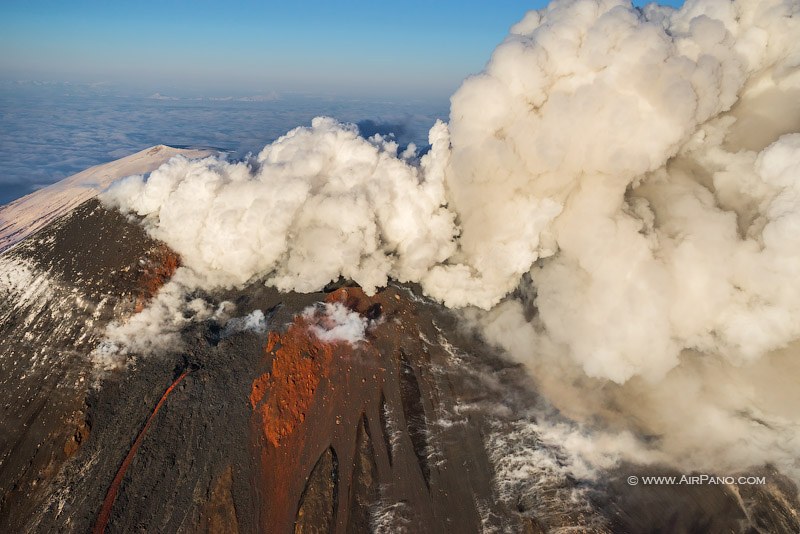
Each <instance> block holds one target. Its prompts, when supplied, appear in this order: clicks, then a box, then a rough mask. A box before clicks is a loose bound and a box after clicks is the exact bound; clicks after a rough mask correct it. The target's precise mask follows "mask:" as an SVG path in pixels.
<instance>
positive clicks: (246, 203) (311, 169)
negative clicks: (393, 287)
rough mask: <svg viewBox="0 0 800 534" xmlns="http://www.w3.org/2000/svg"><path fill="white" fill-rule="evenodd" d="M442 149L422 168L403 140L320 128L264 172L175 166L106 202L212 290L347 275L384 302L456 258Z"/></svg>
mask: <svg viewBox="0 0 800 534" xmlns="http://www.w3.org/2000/svg"><path fill="white" fill-rule="evenodd" d="M431 142H432V143H433V144H434V147H433V150H432V152H431V154H430V155H428V156H425V157H423V158H422V162H421V164H420V165H419V166H418V167H417V166H413V165H411V164H410V163H409V162H408V161H406V160H404V159H401V158H398V157H397V148H398V146H397V143H395V142H393V141H389V140H386V139H383V138H381V137H380V136H373V137H372V138H370V139H369V140H366V139H364V138H362V137H359V136H358V132H357V129H356V128H355V126H353V125H344V124H340V123H338V122H336V121H334V120H333V119H328V118H317V119H314V121H313V122H312V125H311V128H297V129H295V130H292V131H291V132H289V133H288V134H287V135H285V136H284V137H281V138H280V139H278V140H277V141H275V142H274V143H273V144H271V145H268V146H267V147H266V148H264V150H263V151H262V152H261V153H260V154H259V155H258V157H257V158H256V159H255V160H254V161H253V162H249V163H246V162H240V163H228V162H225V161H222V160H219V159H216V158H208V159H204V160H199V161H190V160H186V159H182V158H175V159H173V160H172V161H170V162H169V163H168V164H166V165H164V166H163V167H161V168H160V169H158V170H156V171H155V172H153V173H152V174H151V175H150V177H149V178H148V179H146V180H145V178H144V177H143V176H133V177H130V178H128V179H126V180H124V181H122V182H120V183H118V184H117V185H116V186H114V187H112V188H111V189H110V190H109V191H108V192H107V193H106V195H105V199H106V201H107V202H109V203H110V204H112V205H115V206H119V207H121V208H122V209H123V210H125V211H128V212H133V213H136V214H138V215H141V216H144V217H145V219H144V223H145V225H146V226H147V227H148V228H149V229H150V231H151V233H152V235H153V236H154V237H156V238H159V239H162V240H164V241H166V242H167V243H168V244H169V245H170V246H171V247H172V248H173V249H174V250H176V251H177V252H179V253H180V254H181V256H182V258H183V260H184V263H185V264H186V266H188V267H190V268H192V269H193V270H195V271H196V272H197V273H200V274H202V275H203V276H204V277H205V278H206V284H209V285H222V286H224V285H235V284H242V283H244V282H247V281H248V280H250V279H251V278H254V277H259V276H267V277H268V283H269V284H271V285H274V286H276V287H278V288H279V289H283V290H290V289H294V290H297V291H315V290H318V289H320V288H321V287H323V286H324V285H325V284H326V283H328V282H330V281H331V280H335V279H337V278H339V276H345V277H347V278H350V279H352V280H355V281H356V282H358V283H359V284H360V285H361V286H362V287H364V289H365V290H367V291H369V292H374V291H375V290H376V289H377V288H378V287H381V286H384V285H386V283H387V281H388V278H389V277H392V278H394V279H398V280H402V281H408V280H418V279H419V278H421V277H422V275H423V274H424V273H425V272H427V271H428V269H430V267H431V266H432V265H433V264H435V263H437V262H441V261H443V260H444V259H446V258H447V257H448V256H449V255H450V254H451V252H452V251H453V250H454V248H455V244H454V242H453V235H454V233H455V227H454V225H453V216H452V214H451V213H450V212H448V211H447V210H446V209H444V208H442V207H441V204H442V203H443V202H444V194H443V191H444V185H443V183H442V174H441V170H439V169H437V168H435V162H436V161H437V160H436V158H437V157H438V156H439V154H440V153H441V152H442V151H445V150H446V148H447V128H446V127H445V126H444V125H443V124H441V123H439V124H437V125H436V126H435V127H434V128H433V130H431ZM423 175H425V176H426V178H423Z"/></svg>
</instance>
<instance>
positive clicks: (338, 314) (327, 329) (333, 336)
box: [303, 302, 368, 345]
mask: <svg viewBox="0 0 800 534" xmlns="http://www.w3.org/2000/svg"><path fill="white" fill-rule="evenodd" d="M303 317H304V318H305V320H306V321H307V322H308V323H309V328H310V330H311V332H313V333H314V335H315V336H317V338H319V339H320V340H321V341H324V342H326V343H333V342H336V341H345V342H347V343H350V344H351V345H355V344H356V343H358V342H359V341H364V336H365V334H366V331H367V326H368V321H367V319H366V317H362V316H361V315H360V314H359V313H358V312H355V311H353V310H351V309H349V308H348V307H347V306H345V305H344V304H342V303H341V302H333V303H331V302H326V303H325V304H323V305H321V306H311V307H309V308H307V309H306V310H304V311H303Z"/></svg>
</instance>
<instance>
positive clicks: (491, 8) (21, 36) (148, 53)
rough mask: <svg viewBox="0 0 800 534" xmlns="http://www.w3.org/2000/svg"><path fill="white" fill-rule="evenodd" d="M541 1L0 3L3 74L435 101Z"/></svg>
mask: <svg viewBox="0 0 800 534" xmlns="http://www.w3.org/2000/svg"><path fill="white" fill-rule="evenodd" d="M664 1H666V2H667V3H672V4H675V3H676V2H677V1H678V0H664ZM637 3H640V2H637ZM545 4H546V2H545V1H543V0H528V1H522V0H497V1H489V0H461V1H452V0H426V1H420V0H407V1H404V2H376V1H367V0H337V1H330V0H328V1H325V0H304V1H297V2H257V1H248V0H240V1H228V2H221V1H210V0H159V1H154V0H141V1H137V2H122V1H108V0H105V1H100V0H70V1H63V0H59V1H55V0H50V1H42V0H3V1H2V2H1V3H0V79H3V80H6V81H8V80H45V81H69V82H72V83H97V82H103V83H108V84H112V85H114V86H121V87H127V88H129V89H135V90H141V91H159V92H161V93H165V94H167V93H169V94H177V95H187V94H191V93H202V94H204V95H223V94H239V95H244V94H259V93H264V92H269V91H282V92H309V93H314V94H324V93H331V94H347V95H354V96H355V95H370V96H373V97H374V96H379V95H381V94H386V95H387V96H392V97H396V96H398V95H413V96H417V97H443V96H446V95H448V94H450V93H451V92H452V91H453V90H454V89H455V88H456V87H457V86H458V84H459V83H460V81H461V80H462V79H463V78H464V76H466V75H468V74H470V73H473V72H477V71H479V70H480V69H481V68H482V66H483V65H484V63H485V62H486V60H487V59H488V57H489V54H490V53H491V51H492V49H493V48H494V47H495V46H496V45H497V44H498V43H499V42H500V41H501V40H502V38H503V37H504V36H505V35H506V33H507V31H508V28H509V26H511V25H512V24H513V23H514V22H516V21H517V20H519V18H521V16H522V15H523V14H524V13H525V11H527V10H528V9H535V8H540V7H542V6H543V5H545Z"/></svg>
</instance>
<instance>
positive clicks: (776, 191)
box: [105, 0, 800, 472]
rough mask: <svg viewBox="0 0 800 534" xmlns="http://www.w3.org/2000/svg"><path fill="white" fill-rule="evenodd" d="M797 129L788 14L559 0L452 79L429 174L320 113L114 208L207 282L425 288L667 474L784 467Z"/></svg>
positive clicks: (794, 54) (791, 369) (723, 6)
mask: <svg viewBox="0 0 800 534" xmlns="http://www.w3.org/2000/svg"><path fill="white" fill-rule="evenodd" d="M798 131H800V4H798V3H797V2H796V1H793V0H763V1H759V2H752V1H746V0H742V1H736V0H734V1H729V0H689V1H687V2H686V4H685V6H684V7H683V8H682V9H680V10H678V11H675V10H672V9H670V8H663V7H658V6H655V5H651V6H648V7H646V8H644V9H643V10H639V9H636V8H633V7H632V6H631V5H630V4H629V3H627V2H625V1H622V0H561V1H555V2H553V3H552V4H551V5H550V6H549V7H548V8H547V9H545V10H543V11H540V12H536V11H532V12H530V13H528V14H527V15H526V16H525V17H524V18H523V19H522V21H520V22H519V23H518V24H516V25H515V26H514V27H513V28H512V29H511V33H510V35H509V36H508V37H507V38H506V40H505V41H504V42H503V43H502V44H501V45H500V46H499V47H498V48H497V49H496V50H495V52H494V54H493V55H492V58H491V60H490V62H489V63H488V65H487V66H486V69H485V71H484V72H483V73H481V74H479V75H477V76H474V77H471V78H469V79H467V80H466V81H465V82H464V84H463V85H462V87H461V88H460V89H459V90H458V92H456V94H455V95H454V96H453V97H452V107H451V116H450V122H449V124H448V125H445V124H442V123H438V124H436V125H435V126H434V127H433V129H432V130H431V133H430V142H431V145H432V148H431V150H430V152H428V153H427V154H426V155H425V156H423V157H422V158H421V160H420V159H418V156H417V154H416V153H415V151H414V148H413V147H411V148H410V149H409V150H407V151H406V152H404V153H403V154H398V149H397V145H396V144H395V143H393V142H392V141H391V140H388V139H385V138H382V137H380V136H374V137H371V138H370V139H363V138H361V137H359V136H358V134H357V131H356V129H355V127H353V126H349V125H342V124H339V123H337V122H335V121H333V120H331V119H322V118H320V119H315V120H314V122H313V123H312V125H311V127H310V128H298V129H296V130H293V131H292V132H289V133H288V134H287V135H286V136H284V137H282V138H281V139H279V140H278V141H276V142H275V143H273V144H272V145H269V146H267V147H266V148H265V149H264V150H263V151H262V152H261V154H259V155H258V157H257V158H255V159H254V160H253V161H251V162H243V163H228V162H225V161H221V160H217V159H205V160H200V161H189V160H185V159H181V158H176V159H174V160H172V161H171V162H170V163H168V164H166V165H165V166H163V167H162V168H160V169H159V170H157V171H155V172H154V173H152V175H151V176H150V177H149V178H148V179H145V178H144V177H142V176H138V177H131V178H129V179H126V180H125V181H122V182H120V183H119V184H117V185H115V186H114V187H112V188H111V189H110V190H109V191H108V193H107V194H106V195H105V199H106V201H107V202H109V203H111V204H113V205H115V206H118V207H120V208H121V209H123V210H124V211H128V212H134V213H136V214H138V215H140V216H143V217H144V224H145V225H146V226H147V228H148V229H149V231H150V232H151V234H152V235H153V236H154V237H157V238H159V239H163V240H164V241H166V242H167V243H168V244H169V245H170V246H171V247H173V248H174V249H175V250H176V251H178V252H179V253H180V254H181V255H182V257H183V258H184V262H185V264H186V266H187V267H188V268H190V269H192V270H193V271H195V273H196V274H197V275H198V276H200V277H201V278H202V280H203V283H204V284H205V285H208V286H215V285H236V284H242V283H244V282H247V281H248V280H252V279H256V278H264V279H265V280H266V282H267V283H268V284H271V285H274V286H276V287H278V288H280V289H284V290H288V289H295V290H299V291H309V290H317V289H320V288H321V287H322V286H324V285H325V284H326V283H327V282H329V281H331V280H334V279H336V278H338V277H339V276H344V277H347V278H351V279H353V280H355V281H356V282H358V283H359V284H361V285H362V286H363V287H364V289H365V290H366V291H368V292H372V291H374V290H375V289H376V288H378V287H380V286H382V285H384V284H386V282H387V279H388V278H394V279H398V280H400V281H417V282H420V283H421V284H422V287H423V288H424V290H425V291H426V293H427V294H428V295H430V296H432V297H433V298H435V299H437V300H439V301H441V302H443V303H445V304H446V305H448V306H451V307H472V308H470V310H469V312H468V313H469V314H470V315H471V316H472V317H473V318H474V319H475V320H476V321H477V324H478V325H480V327H481V328H482V329H483V332H484V334H485V336H486V337H487V339H489V340H490V341H493V342H495V343H496V344H498V345H500V346H502V347H504V348H505V349H506V350H507V351H508V353H509V354H510V355H511V356H512V357H513V358H516V359H518V360H520V361H522V362H524V363H525V364H526V365H527V366H528V367H529V368H530V369H531V371H532V373H533V375H534V377H535V378H536V380H537V382H538V383H539V385H540V387H541V388H542V389H543V390H544V392H545V393H546V394H547V395H548V396H549V398H551V400H552V401H553V402H554V403H555V404H556V405H557V406H558V407H560V408H562V409H563V410H565V411H566V412H567V413H569V414H570V415H572V416H573V417H574V418H575V419H577V420H585V421H593V422H595V423H593V424H599V425H600V426H602V427H604V428H605V427H608V428H611V429H623V430H626V431H632V432H634V433H635V434H636V435H647V436H650V437H651V438H652V437H653V436H656V438H657V439H655V440H653V439H651V440H650V442H649V443H650V444H649V445H647V446H645V445H644V444H640V445H641V447H643V448H645V447H651V448H656V449H658V452H659V454H658V455H657V456H658V457H659V458H663V457H666V458H668V459H669V461H673V462H674V463H678V464H685V465H691V466H694V467H697V466H704V465H707V464H713V465H716V466H721V467H722V468H726V469H734V468H736V467H737V466H738V467H744V464H748V465H749V464H753V463H759V462H767V461H772V462H776V463H779V464H780V465H782V466H783V467H784V468H786V469H790V470H795V472H797V471H800V469H798V465H797V460H796V458H797V457H798V452H800V443H798V438H797V436H798V434H799V432H798V429H799V428H800V419H798V416H797V415H796V414H794V413H792V412H791V410H788V409H787V406H797V405H798V401H800V399H799V398H798V396H800V393H798V390H800V388H798V387H797V384H796V377H797V376H800V375H798V363H797V361H798V358H797V357H796V350H795V345H794V343H795V341H796V340H797V339H798V338H800V283H798V281H797V280H798V275H800V205H799V203H800V185H798V178H800V134H798V133H797V132H798ZM511 292H514V294H513V295H514V296H509V294H510V293H511ZM478 309H481V310H484V311H478ZM787 376H788V377H795V382H792V381H791V380H788V379H787V378H786V377H787ZM787 380H788V381H787ZM612 406H613V408H612ZM676 406H677V407H678V408H679V410H680V413H676V410H675V407H676ZM597 421H599V423H596V422H597ZM631 421H632V422H631ZM704 430H705V431H704ZM709 430H711V431H712V432H711V433H712V434H713V436H709ZM614 447H615V446H614V445H613V444H612V445H609V454H614V455H618V454H626V453H629V454H634V453H633V451H632V447H631V446H630V444H629V440H626V442H625V445H619V447H618V448H619V449H620V450H612V449H614ZM636 456H637V457H639V458H641V457H643V456H642V454H640V453H639V452H636Z"/></svg>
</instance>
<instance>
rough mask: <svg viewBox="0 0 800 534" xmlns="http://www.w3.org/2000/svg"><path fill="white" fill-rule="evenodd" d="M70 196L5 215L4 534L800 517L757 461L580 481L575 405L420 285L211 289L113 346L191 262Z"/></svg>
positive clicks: (625, 526) (34, 201) (678, 525)
mask: <svg viewBox="0 0 800 534" xmlns="http://www.w3.org/2000/svg"><path fill="white" fill-rule="evenodd" d="M177 152H178V151H177V150H174V149H169V148H166V147H154V148H153V149H150V150H148V151H144V152H143V153H140V154H139V155H138V156H137V163H136V164H137V165H138V167H137V170H136V171H131V169H130V167H129V166H127V163H129V162H127V163H126V161H125V160H122V161H121V162H114V163H111V164H109V165H107V166H100V167H97V168H94V169H93V171H92V176H95V177H96V176H106V177H107V178H108V179H112V178H114V177H118V176H119V175H120V170H119V169H120V168H122V169H123V172H125V173H130V172H148V171H149V170H152V169H154V168H155V167H157V166H158V165H159V164H161V163H162V162H163V159H164V157H165V156H166V157H171V156H173V155H174V154H175V153H177ZM189 155H190V156H193V157H197V156H199V155H202V154H196V153H192V154H189ZM84 177H85V175H84ZM71 180H72V181H69V180H68V181H66V182H63V183H61V184H57V186H54V187H56V188H57V190H58V191H60V192H61V193H62V196H61V197H60V198H62V199H64V198H67V197H69V195H67V194H66V193H63V192H64V191H66V190H68V189H69V187H68V186H70V184H73V185H74V183H75V182H76V181H78V180H77V179H71ZM79 190H80V191H81V192H82V193H81V194H82V195H84V194H85V192H86V191H87V189H86V188H85V187H82V188H80V189H79ZM53 195H54V193H53V190H47V189H45V190H43V191H40V192H37V193H34V194H33V195H30V196H29V197H26V198H25V199H23V200H22V201H20V202H18V203H16V204H12V205H9V206H7V207H5V208H3V209H2V211H0V215H1V216H2V217H3V220H4V221H8V222H6V223H4V224H5V226H4V227H3V229H2V232H3V233H2V239H3V241H0V242H2V243H5V250H4V251H3V252H2V255H0V339H2V344H0V406H2V412H1V413H0V430H2V431H1V432H0V531H2V532H90V531H91V532H97V533H100V532H134V531H136V532H242V533H244V532H270V533H283V532H306V533H308V532H337V533H344V532H458V533H467V532H531V533H533V532H537V533H538V532H567V531H569V532H587V533H588V532H592V533H594V532H631V533H633V532H743V533H744V532H747V533H754V532H787V533H788V532H798V531H800V517H798V509H800V507H799V506H798V500H797V488H796V487H795V486H794V484H793V482H792V481H791V480H790V479H789V478H787V477H785V476H783V475H781V474H780V473H779V472H777V470H776V469H774V468H772V467H770V466H768V465H767V466H764V467H762V468H758V469H751V470H749V471H747V472H745V473H741V475H747V476H750V477H761V478H763V479H764V480H765V483H763V484H759V485H748V484H740V483H738V482H737V481H738V480H739V478H738V477H737V478H736V479H735V480H734V479H731V480H732V481H729V480H728V479H727V478H726V479H725V480H723V481H722V482H721V483H718V484H702V485H700V484H697V485H693V484H688V485H678V484H662V485H658V484H653V485H647V486H643V485H636V484H632V483H631V482H630V480H631V477H638V479H643V478H644V477H647V476H649V475H651V474H658V475H663V476H668V475H677V476H680V474H679V473H676V472H675V471H674V470H672V469H670V468H669V467H666V466H658V465H654V464H652V463H650V464H647V465H644V464H642V465H637V464H633V463H623V464H620V465H615V466H612V467H609V468H608V469H606V470H605V471H602V472H600V473H599V475H598V476H595V477H593V478H592V479H578V478H575V477H573V476H571V475H569V474H568V470H566V469H565V466H566V465H567V464H568V462H569V461H570V460H569V459H568V457H567V455H565V454H564V452H563V450H562V447H561V444H559V443H557V442H554V441H553V440H552V439H546V437H545V436H543V435H542V433H541V432H542V429H544V428H550V427H553V426H558V425H560V424H567V420H566V418H565V417H564V416H562V415H561V414H559V413H558V412H557V411H555V410H547V409H545V408H543V406H544V405H546V400H545V399H543V398H541V397H540V396H539V395H538V394H537V392H536V387H535V385H533V384H532V383H531V381H530V378H529V377H528V375H527V374H526V373H525V372H524V371H523V370H522V369H521V367H520V365H519V364H514V363H510V362H509V361H507V360H506V359H504V358H503V357H502V354H501V352H500V351H499V350H498V349H497V348H496V347H494V346H493V345H490V344H488V343H487V342H485V341H483V340H482V339H481V338H480V337H479V336H478V335H477V334H476V333H475V332H474V330H473V329H471V328H470V327H469V325H468V324H467V322H466V320H465V319H464V316H462V315H460V314H458V313H456V312H454V311H452V310H449V309H447V308H445V307H443V306H442V305H440V304H438V303H436V302H434V301H432V300H430V299H428V298H426V297H424V296H423V294H422V292H421V290H420V288H419V287H418V286H416V285H414V284H400V283H396V282H393V281H390V282H389V284H388V285H387V286H385V287H382V288H380V289H379V290H378V291H377V292H375V293H374V294H373V295H368V294H367V293H365V292H364V291H363V290H362V289H361V288H360V287H358V286H357V285H356V284H354V283H352V282H350V281H348V280H346V279H340V280H339V281H338V282H336V283H332V284H329V285H328V286H327V287H326V288H325V289H324V290H323V291H320V292H313V293H297V292H281V291H278V290H276V289H274V288H271V287H267V286H266V285H265V284H264V283H263V281H260V280H255V281H252V282H250V283H248V284H245V285H243V286H240V287H236V288H229V289H217V290H200V289H196V290H194V291H193V293H192V294H191V295H188V296H186V299H187V300H189V299H190V300H191V301H192V302H194V301H196V300H198V299H199V300H202V301H203V302H205V303H206V305H207V306H208V307H210V309H212V310H214V311H213V313H208V314H205V315H201V314H198V315H197V316H196V317H194V318H192V319H191V320H188V319H187V320H186V321H183V322H180V323H179V324H180V327H179V328H177V329H176V330H175V332H174V333H175V339H174V340H173V341H175V342H174V343H170V344H168V345H165V346H164V347H161V348H158V349H157V350H154V351H153V352H152V353H151V354H148V355H144V354H133V355H131V356H129V357H128V359H127V360H126V362H125V365H123V366H108V365H104V364H102V362H100V363H99V361H98V358H97V354H98V350H100V349H101V348H102V343H103V339H104V335H105V332H106V330H107V328H108V327H109V325H111V324H112V323H116V324H119V323H125V322H126V321H130V320H132V319H133V318H135V317H137V316H138V315H140V314H143V313H146V310H147V309H148V307H149V306H151V305H152V303H153V301H154V299H155V298H156V296H157V295H158V293H159V291H161V290H162V289H163V288H164V286H165V284H168V283H169V281H170V280H171V279H172V278H173V277H174V276H175V272H176V270H177V269H178V268H179V266H180V265H181V263H182V259H181V257H180V255H179V254H178V253H176V252H175V251H173V250H171V249H170V248H169V247H168V246H167V245H166V244H165V243H163V242H160V241H158V240H155V239H154V238H152V237H151V236H149V235H148V234H147V233H146V232H145V231H144V229H143V228H142V227H141V226H140V225H139V224H138V223H137V221H136V220H135V218H132V217H126V216H124V215H122V214H121V213H119V212H118V211H116V210H113V209H110V208H108V207H104V206H103V205H101V203H100V202H99V201H98V200H97V199H96V198H93V195H92V194H85V197H84V196H79V197H77V198H75V197H69V199H68V201H67V200H64V201H62V202H61V203H58V204H57V205H55V204H54V202H53V201H52V199H53V198H54V196H53ZM19 206H24V207H25V213H27V214H28V215H27V218H26V219H23V218H22V217H20V216H19V215H18V213H19V211H15V210H19ZM140 335H142V336H147V335H148V334H147V333H146V332H145V333H141V334H140ZM152 335H156V336H157V335H159V334H152Z"/></svg>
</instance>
